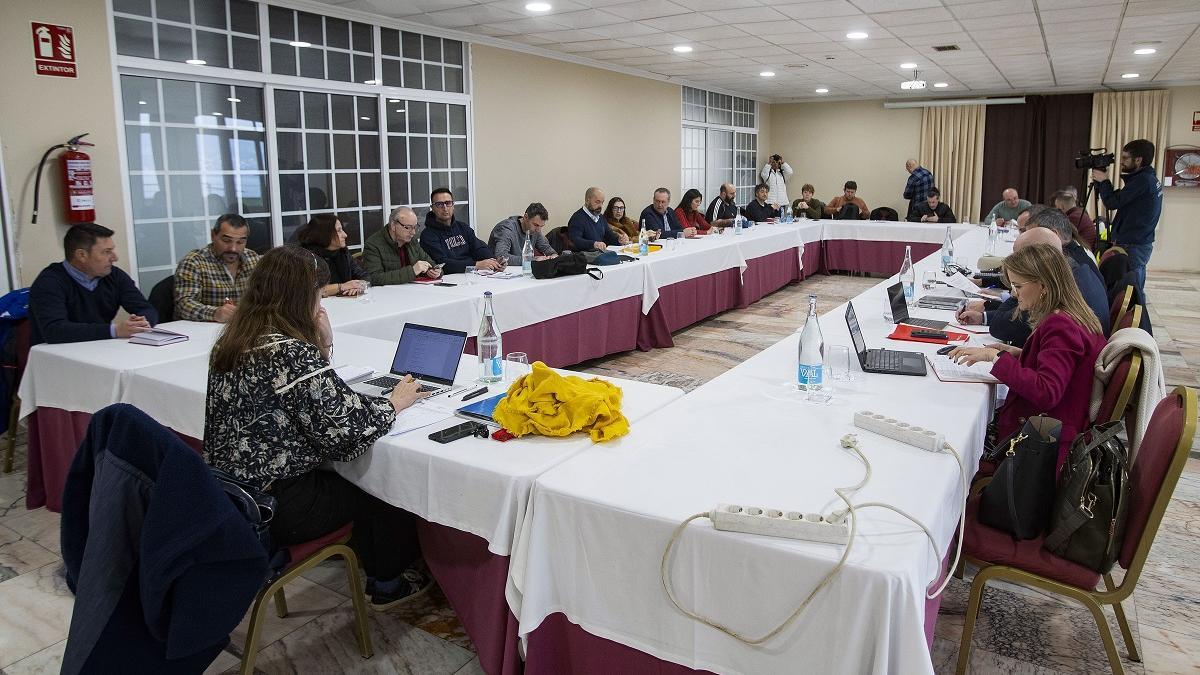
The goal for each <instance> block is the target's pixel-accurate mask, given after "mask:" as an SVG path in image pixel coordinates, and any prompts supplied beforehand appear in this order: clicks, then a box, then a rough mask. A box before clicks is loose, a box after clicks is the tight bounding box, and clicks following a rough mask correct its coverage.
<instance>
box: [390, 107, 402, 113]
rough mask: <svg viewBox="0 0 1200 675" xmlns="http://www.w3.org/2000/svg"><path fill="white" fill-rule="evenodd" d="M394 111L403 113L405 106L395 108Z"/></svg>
mask: <svg viewBox="0 0 1200 675" xmlns="http://www.w3.org/2000/svg"><path fill="white" fill-rule="evenodd" d="M392 112H395V113H402V112H404V108H397V109H395V110H393V111H392Z"/></svg>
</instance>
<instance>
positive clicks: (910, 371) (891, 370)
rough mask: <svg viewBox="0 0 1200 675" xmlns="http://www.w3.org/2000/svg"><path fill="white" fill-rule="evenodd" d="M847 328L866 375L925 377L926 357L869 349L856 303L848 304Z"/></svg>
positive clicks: (914, 353)
mask: <svg viewBox="0 0 1200 675" xmlns="http://www.w3.org/2000/svg"><path fill="white" fill-rule="evenodd" d="M846 327H847V328H849V329H850V339H851V340H854V351H856V352H858V364H859V365H860V366H862V369H863V372H864V373H883V374H885V375H919V376H922V377H924V375H925V373H926V370H925V357H924V356H922V355H920V354H918V353H917V352H899V351H895V350H891V349H867V343H866V340H864V339H863V335H862V328H860V327H859V325H858V316H857V315H855V313H854V303H852V302H847V303H846Z"/></svg>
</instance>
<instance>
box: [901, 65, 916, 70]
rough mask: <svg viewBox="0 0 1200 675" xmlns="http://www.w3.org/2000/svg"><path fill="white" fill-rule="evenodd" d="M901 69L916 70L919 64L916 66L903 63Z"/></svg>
mask: <svg viewBox="0 0 1200 675" xmlns="http://www.w3.org/2000/svg"><path fill="white" fill-rule="evenodd" d="M900 67H901V68H904V69H905V70H912V69H913V68H916V67H917V64H915V63H901V64H900Z"/></svg>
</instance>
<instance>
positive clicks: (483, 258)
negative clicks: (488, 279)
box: [420, 187, 504, 274]
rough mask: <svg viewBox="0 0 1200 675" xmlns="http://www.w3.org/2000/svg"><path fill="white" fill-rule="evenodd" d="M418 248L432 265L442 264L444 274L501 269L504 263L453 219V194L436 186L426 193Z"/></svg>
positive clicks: (472, 232)
mask: <svg viewBox="0 0 1200 675" xmlns="http://www.w3.org/2000/svg"><path fill="white" fill-rule="evenodd" d="M420 242H421V248H423V249H425V252H426V253H428V254H429V257H430V258H433V259H434V261H435V262H439V263H442V264H444V265H445V266H446V267H445V272H446V274H456V273H458V272H465V271H466V269H467V267H470V266H474V267H476V268H478V269H481V270H492V271H497V270H502V269H504V261H503V260H499V259H497V258H496V254H494V253H492V249H490V248H488V245H487V244H485V243H484V242H483V241H482V240H481V239H480V238H479V237H477V236H475V230H474V229H472V228H471V226H470V225H468V224H466V223H464V222H463V221H461V220H457V219H456V218H455V217H454V195H453V194H452V193H451V192H450V188H444V187H440V188H437V189H435V190H434V191H433V192H431V193H430V194H429V213H427V214H425V229H424V230H422V231H421V239H420Z"/></svg>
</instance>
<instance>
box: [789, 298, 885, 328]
mask: <svg viewBox="0 0 1200 675" xmlns="http://www.w3.org/2000/svg"><path fill="white" fill-rule="evenodd" d="M883 320H884V322H886V323H893V320H892V299H891V298H890V297H888V294H887V293H886V292H885V293H884V294H883ZM799 331H800V329H799V328H797V329H796V332H799Z"/></svg>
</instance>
